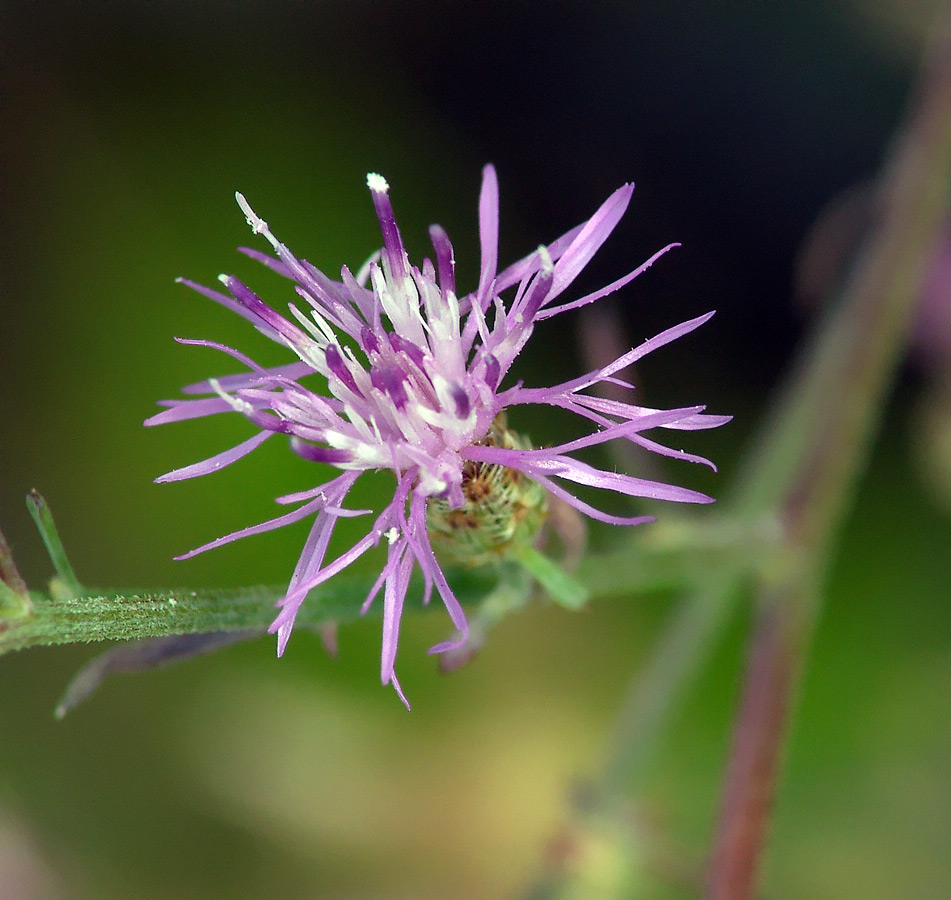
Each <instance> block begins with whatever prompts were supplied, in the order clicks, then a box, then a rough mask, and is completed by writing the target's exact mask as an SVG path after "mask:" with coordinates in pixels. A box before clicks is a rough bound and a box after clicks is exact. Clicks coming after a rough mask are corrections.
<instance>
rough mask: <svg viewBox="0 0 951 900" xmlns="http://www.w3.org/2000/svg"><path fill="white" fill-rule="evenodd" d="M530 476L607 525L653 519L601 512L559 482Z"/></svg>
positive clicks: (570, 503) (551, 491)
mask: <svg viewBox="0 0 951 900" xmlns="http://www.w3.org/2000/svg"><path fill="white" fill-rule="evenodd" d="M532 477H533V478H534V479H535V481H537V482H538V483H539V484H540V485H541V486H542V487H543V488H545V490H546V491H548V492H549V493H551V494H554V495H555V496H556V497H558V498H560V499H561V500H564V501H565V503H567V504H568V505H569V506H573V507H574V508H575V509H576V510H578V512H580V513H584V514H585V515H586V516H588V517H589V518H592V519H595V520H596V521H598V522H605V523H606V524H608V525H646V524H647V523H648V522H653V521H654V516H615V515H612V514H611V513H606V512H603V511H602V510H600V509H597V508H596V507H594V506H591V505H590V504H588V503H585V502H584V500H579V499H578V498H577V497H576V496H575V495H574V494H572V493H571V492H570V491H566V490H565V489H564V488H563V487H562V486H561V485H560V484H555V482H554V481H552V480H551V479H549V478H545V476H544V475H537V474H536V475H533V476H532Z"/></svg>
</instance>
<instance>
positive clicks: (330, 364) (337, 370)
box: [324, 344, 363, 397]
mask: <svg viewBox="0 0 951 900" xmlns="http://www.w3.org/2000/svg"><path fill="white" fill-rule="evenodd" d="M324 358H325V359H326V361H327V368H328V369H330V371H331V373H333V376H334V377H335V378H336V379H337V380H338V381H340V382H341V383H342V384H344V385H346V386H347V387H348V388H349V389H350V391H351V392H352V393H354V394H356V395H357V396H358V397H362V396H363V394H362V393H361V392H360V388H358V387H357V383H356V381H354V378H353V375H352V374H351V372H350V369H349V368H348V367H347V364H346V363H345V362H344V360H343V355H342V354H341V352H340V348H339V347H338V346H337V345H336V344H328V345H327V346H326V348H325V349H324Z"/></svg>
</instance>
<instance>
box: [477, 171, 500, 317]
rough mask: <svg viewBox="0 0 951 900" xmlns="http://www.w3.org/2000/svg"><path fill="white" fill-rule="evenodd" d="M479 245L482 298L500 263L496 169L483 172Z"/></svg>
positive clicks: (480, 197) (479, 289)
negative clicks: (480, 252)
mask: <svg viewBox="0 0 951 900" xmlns="http://www.w3.org/2000/svg"><path fill="white" fill-rule="evenodd" d="M479 244H480V246H481V248H482V269H481V272H480V273H479V288H478V290H477V291H476V294H477V295H478V296H479V297H480V298H483V299H484V298H485V297H486V296H487V295H488V290H489V285H490V284H491V283H492V280H493V279H494V278H495V275H496V272H497V270H498V261H499V179H498V176H497V175H496V174H495V167H494V166H491V165H488V166H486V167H485V168H484V169H483V170H482V190H481V192H480V193H479Z"/></svg>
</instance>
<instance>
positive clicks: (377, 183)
mask: <svg viewBox="0 0 951 900" xmlns="http://www.w3.org/2000/svg"><path fill="white" fill-rule="evenodd" d="M367 187H368V188H369V189H370V190H371V191H373V192H374V193H377V194H386V193H387V192H388V191H389V190H390V186H389V185H388V184H387V183H386V179H385V178H384V177H383V176H382V175H377V173H376V172H369V173H368V174H367Z"/></svg>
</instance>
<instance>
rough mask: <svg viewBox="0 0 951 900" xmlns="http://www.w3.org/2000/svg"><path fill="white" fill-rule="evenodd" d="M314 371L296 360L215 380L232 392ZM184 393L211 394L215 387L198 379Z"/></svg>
mask: <svg viewBox="0 0 951 900" xmlns="http://www.w3.org/2000/svg"><path fill="white" fill-rule="evenodd" d="M313 372H314V369H313V368H312V367H311V366H310V365H309V364H308V363H305V362H303V361H302V360H297V361H296V362H292V363H287V364H285V365H283V366H273V367H272V368H270V369H265V368H262V367H261V366H255V370H254V371H253V372H245V373H243V374H239V375H224V376H222V377H221V378H216V379H215V381H217V382H218V385H219V387H220V388H221V389H222V390H223V391H225V392H226V393H231V392H232V391H237V390H241V388H246V387H260V386H261V385H262V384H266V383H267V382H268V381H270V380H271V379H285V378H286V379H290V380H292V381H296V380H297V379H298V378H303V377H304V376H305V375H312V374H313ZM182 393H183V394H211V393H214V388H213V387H212V386H211V382H210V381H209V380H207V379H206V380H205V381H198V382H196V383H195V384H188V385H186V386H185V387H183V388H182Z"/></svg>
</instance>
